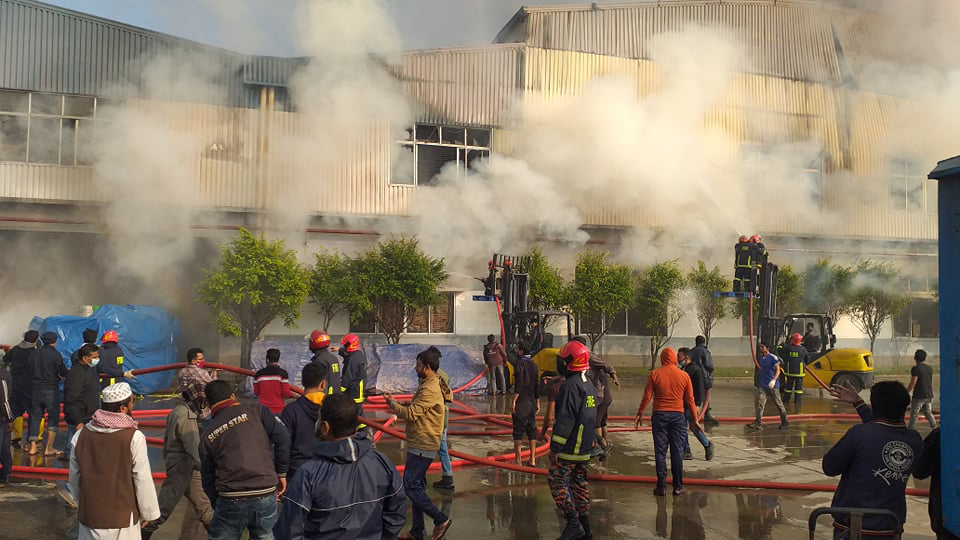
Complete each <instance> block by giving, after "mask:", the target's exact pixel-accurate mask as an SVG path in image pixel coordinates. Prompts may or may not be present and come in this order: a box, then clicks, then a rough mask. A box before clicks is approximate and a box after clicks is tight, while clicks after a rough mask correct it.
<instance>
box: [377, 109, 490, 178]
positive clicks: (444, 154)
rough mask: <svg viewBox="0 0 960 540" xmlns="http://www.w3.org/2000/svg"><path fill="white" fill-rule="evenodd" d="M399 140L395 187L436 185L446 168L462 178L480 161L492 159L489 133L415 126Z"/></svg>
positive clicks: (393, 173)
mask: <svg viewBox="0 0 960 540" xmlns="http://www.w3.org/2000/svg"><path fill="white" fill-rule="evenodd" d="M405 134H406V137H405V139H404V140H403V141H399V142H398V145H399V146H400V148H401V150H400V151H398V152H395V155H394V156H392V164H391V165H392V166H391V175H390V178H391V179H390V182H391V183H392V184H394V185H421V186H430V185H436V183H437V177H438V176H439V175H440V174H441V172H442V171H444V170H447V168H451V169H452V171H453V172H452V175H451V178H459V177H460V176H461V175H463V174H464V173H465V172H466V171H467V170H468V169H471V168H473V166H474V164H475V162H476V161H477V160H478V159H484V158H488V157H490V130H489V129H484V128H467V127H458V126H442V125H436V124H416V125H414V126H413V127H412V128H409V129H407V130H406V132H405Z"/></svg>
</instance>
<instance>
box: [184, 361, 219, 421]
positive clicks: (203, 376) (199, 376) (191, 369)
mask: <svg viewBox="0 0 960 540" xmlns="http://www.w3.org/2000/svg"><path fill="white" fill-rule="evenodd" d="M206 363H207V362H206V360H205V359H204V358H203V349H200V348H197V347H194V348H193V349H190V350H189V351H187V365H186V366H184V367H183V368H181V369H180V373H178V374H177V387H178V388H179V389H180V393H188V394H190V397H189V398H188V400H192V401H196V400H197V399H198V397H199V396H197V395H196V391H195V389H196V388H198V387H197V385H198V384H199V385H201V386H203V385H205V384H207V383H209V382H213V381H214V380H216V378H217V375H218V374H219V373H220V370H219V369H215V370H213V374H210V373H209V372H208V371H207V370H206V369H204V366H206ZM208 418H210V407H209V406H207V405H204V407H203V409H202V410H201V411H200V422H201V423H202V422H204V421H206V420H207V419H208Z"/></svg>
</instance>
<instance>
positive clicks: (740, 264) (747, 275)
mask: <svg viewBox="0 0 960 540" xmlns="http://www.w3.org/2000/svg"><path fill="white" fill-rule="evenodd" d="M733 249H734V264H735V268H734V274H733V291H734V292H750V291H752V290H753V288H752V287H751V284H752V283H753V279H752V277H753V273H754V269H753V254H754V249H753V246H752V245H751V244H750V242H747V241H743V242H737V245H736V246H734V248H733Z"/></svg>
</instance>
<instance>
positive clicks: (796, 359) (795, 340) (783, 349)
mask: <svg viewBox="0 0 960 540" xmlns="http://www.w3.org/2000/svg"><path fill="white" fill-rule="evenodd" d="M801 343H803V336H801V335H800V334H793V335H792V336H790V342H789V343H784V344H783V345H781V346H780V350H779V351H777V352H778V353H779V354H778V356H780V358H781V359H783V364H784V366H783V375H784V385H783V403H784V404H787V403H790V396H793V403H794V404H795V405H796V409H797V411H799V410H800V406H801V405H802V404H803V377H804V375H805V374H804V367H805V366H806V365H807V362H809V361H810V353H808V352H807V350H806V349H805V348H803V346H802V345H801Z"/></svg>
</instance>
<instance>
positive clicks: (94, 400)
mask: <svg viewBox="0 0 960 540" xmlns="http://www.w3.org/2000/svg"><path fill="white" fill-rule="evenodd" d="M93 335H94V338H96V335H97V334H96V332H94V334H93ZM99 363H100V347H97V346H96V345H94V344H92V343H85V344H84V345H83V346H82V347H80V348H79V349H77V359H76V361H75V362H74V363H73V365H72V366H70V371H68V372H67V380H66V382H64V383H63V420H64V421H65V422H66V423H67V446H66V448H64V450H63V455H61V456H60V459H66V460H67V461H69V460H70V451H71V450H72V449H73V444H72V441H73V434H74V433H76V432H77V430H78V429H83V426H84V424H86V423H88V422H90V419H91V418H93V413H94V412H96V410H97V409H99V408H100V381H98V380H97V364H99Z"/></svg>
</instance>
